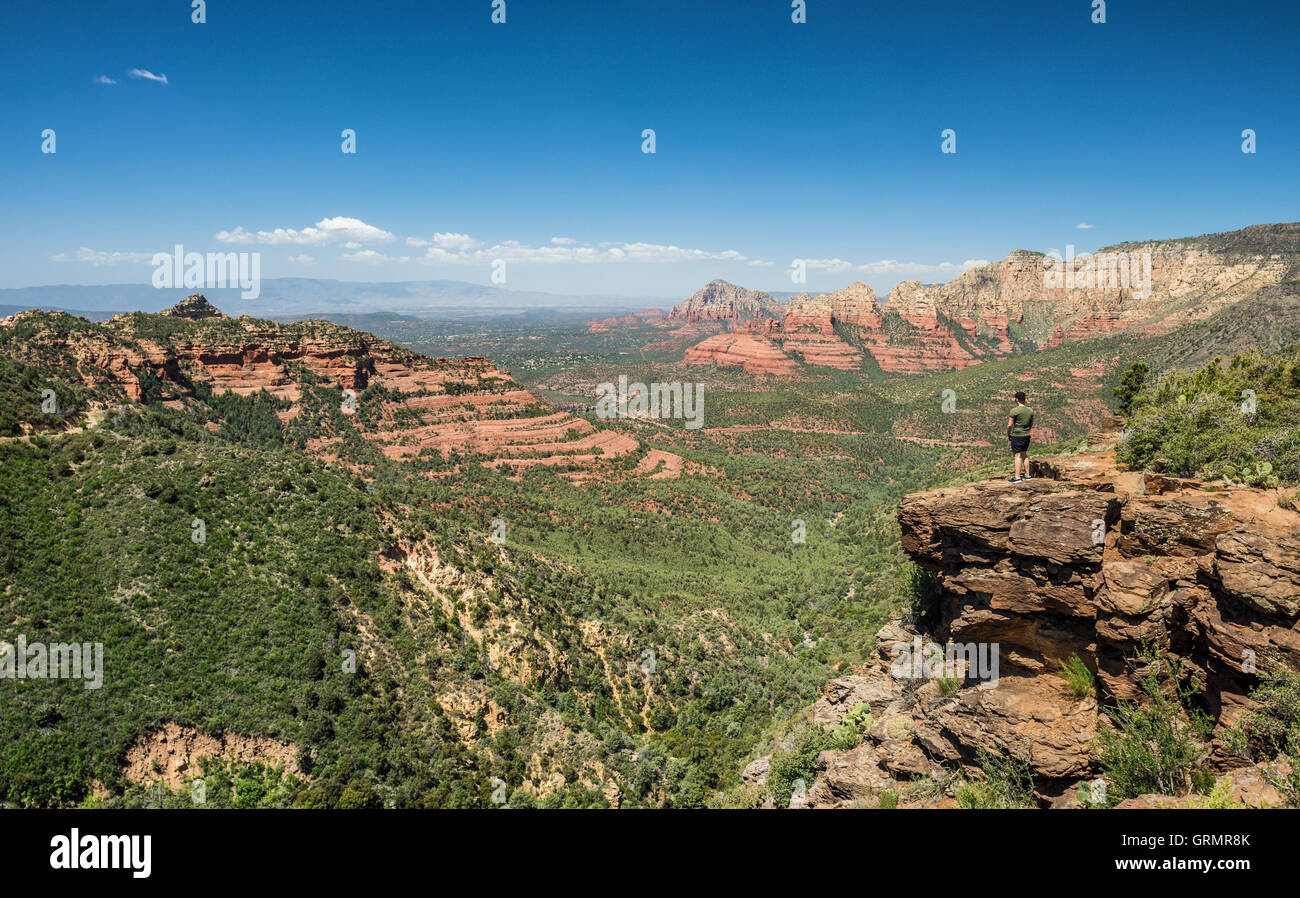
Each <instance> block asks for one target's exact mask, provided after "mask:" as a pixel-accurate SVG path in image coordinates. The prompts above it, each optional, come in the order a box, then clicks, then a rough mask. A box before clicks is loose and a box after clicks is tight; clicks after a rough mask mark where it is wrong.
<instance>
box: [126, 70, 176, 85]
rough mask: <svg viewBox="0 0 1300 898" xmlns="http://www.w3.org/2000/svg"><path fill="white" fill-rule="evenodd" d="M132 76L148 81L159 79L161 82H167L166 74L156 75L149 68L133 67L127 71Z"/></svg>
mask: <svg viewBox="0 0 1300 898" xmlns="http://www.w3.org/2000/svg"><path fill="white" fill-rule="evenodd" d="M127 74H128V75H130V76H131V77H132V78H143V79H145V80H146V81H157V82H158V83H159V84H166V83H167V76H166V75H155V74H154V73H153V72H151V71H149V70H148V69H131V70H129V71H128V72H127Z"/></svg>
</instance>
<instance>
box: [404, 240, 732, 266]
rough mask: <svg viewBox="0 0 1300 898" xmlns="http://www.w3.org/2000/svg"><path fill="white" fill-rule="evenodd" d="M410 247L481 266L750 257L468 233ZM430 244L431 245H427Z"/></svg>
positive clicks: (443, 260) (428, 259)
mask: <svg viewBox="0 0 1300 898" xmlns="http://www.w3.org/2000/svg"><path fill="white" fill-rule="evenodd" d="M406 242H407V244H408V245H410V246H424V247H427V249H426V250H425V253H424V255H423V256H421V257H420V259H419V261H421V262H424V263H426V264H448V265H482V264H490V263H491V262H494V261H496V260H497V259H501V260H503V261H506V262H525V263H534V264H541V265H554V264H568V263H578V264H591V265H595V264H608V263H617V262H695V261H723V262H748V261H749V258H748V257H747V256H744V255H742V254H741V253H738V252H736V251H735V250H723V251H721V252H714V251H709V250H701V249H689V248H686V247H680V246H673V245H670V244H662V243H641V242H637V243H617V242H603V243H598V244H595V245H591V244H580V243H578V242H577V241H576V240H573V239H572V238H567V237H561V238H552V239H551V243H550V245H547V246H530V245H528V244H525V243H520V242H519V241H518V240H505V241H502V242H501V243H497V244H494V245H492V246H484V244H483V242H482V241H480V240H475V239H473V238H471V237H470V236H469V235H468V234H436V235H434V239H433V240H431V241H430V240H416V239H414V238H409V239H407V241H406ZM430 244H432V245H430Z"/></svg>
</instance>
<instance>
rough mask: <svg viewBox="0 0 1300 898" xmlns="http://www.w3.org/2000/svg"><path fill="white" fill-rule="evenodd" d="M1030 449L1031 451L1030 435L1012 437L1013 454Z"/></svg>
mask: <svg viewBox="0 0 1300 898" xmlns="http://www.w3.org/2000/svg"><path fill="white" fill-rule="evenodd" d="M1028 451H1029V437H1012V438H1011V454H1012V455H1015V454H1016V453H1017V452H1028Z"/></svg>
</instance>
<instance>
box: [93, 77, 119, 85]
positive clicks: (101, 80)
mask: <svg viewBox="0 0 1300 898" xmlns="http://www.w3.org/2000/svg"><path fill="white" fill-rule="evenodd" d="M91 80H92V81H93V82H94V83H95V84H116V83H117V82H116V81H114V80H113V79H112V78H110V77H108V76H107V75H96V76H95V77H94V78H92V79H91Z"/></svg>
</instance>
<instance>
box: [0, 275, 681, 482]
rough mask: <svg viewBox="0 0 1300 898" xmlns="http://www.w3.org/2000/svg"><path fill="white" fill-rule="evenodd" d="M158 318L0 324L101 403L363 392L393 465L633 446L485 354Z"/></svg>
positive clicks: (256, 323) (217, 318)
mask: <svg viewBox="0 0 1300 898" xmlns="http://www.w3.org/2000/svg"><path fill="white" fill-rule="evenodd" d="M159 317H162V316H151V315H144V314H141V313H133V314H130V315H117V316H114V317H113V318H111V319H109V320H108V321H106V322H104V323H102V324H91V323H89V322H86V321H84V320H83V319H79V318H74V317H72V316H69V315H63V314H61V313H44V312H24V313H21V314H20V315H17V316H13V317H11V318H9V319H5V321H4V322H3V324H2V325H0V326H4V327H7V328H8V329H9V334H10V335H13V334H15V333H16V332H17V330H18V325H19V324H21V325H22V330H23V331H24V332H25V333H24V336H23V338H22V339H21V340H17V339H15V340H12V341H10V342H11V343H12V344H13V345H6V348H5V352H6V353H7V354H12V355H13V356H14V357H15V358H19V359H24V360H26V361H29V362H31V363H33V364H38V363H44V364H47V365H48V364H51V362H52V360H58V362H57V366H58V373H59V374H60V375H61V376H62V377H64V378H65V379H67V380H69V381H79V382H81V383H83V384H85V385H87V386H91V387H96V388H104V389H105V390H106V393H107V394H108V395H109V398H110V399H111V398H112V397H114V396H124V397H125V398H127V399H130V400H132V401H140V400H141V399H142V397H143V390H144V384H145V382H146V380H148V381H151V382H154V383H155V384H158V385H160V386H158V387H157V389H159V390H160V391H161V392H162V393H163V394H164V396H163V397H161V398H163V399H165V401H166V402H167V403H168V404H169V405H171V407H174V408H179V407H184V404H185V403H186V402H193V401H197V397H196V394H195V390H196V389H198V388H199V386H206V387H207V388H209V389H210V390H211V392H212V393H213V394H214V395H218V396H219V395H223V394H227V393H234V394H236V395H240V396H252V395H255V394H258V393H260V392H261V391H263V390H265V391H266V392H268V393H269V394H271V395H272V396H274V397H276V398H277V399H279V400H282V401H284V402H287V403H290V406H289V408H287V409H282V410H280V411H279V412H278V415H279V417H280V420H281V421H282V422H285V421H291V420H293V419H295V418H296V417H297V416H298V415H299V413H300V411H301V407H300V406H301V403H302V402H303V400H304V393H305V392H306V391H307V390H308V388H309V386H310V383H311V382H312V381H313V380H315V379H317V378H322V379H324V381H325V382H326V383H328V384H330V385H334V386H337V387H339V388H341V389H342V390H344V391H348V393H350V394H351V395H352V399H353V401H354V402H362V401H363V400H362V399H361V398H360V397H361V394H362V393H363V392H365V391H366V390H367V389H369V388H372V387H373V388H374V389H373V390H372V391H371V392H372V393H373V394H374V395H373V397H367V398H366V399H365V400H364V402H366V403H370V404H371V405H370V406H368V407H367V408H365V409H363V411H364V412H365V414H354V413H351V412H349V413H348V417H349V419H350V421H351V426H353V427H355V428H356V430H358V431H359V432H360V434H361V436H362V437H363V438H364V439H365V440H367V441H369V442H370V443H372V444H373V445H375V446H376V447H377V448H378V449H379V450H380V451H381V452H383V453H384V454H385V455H386V456H388V457H390V458H399V459H406V458H415V457H417V456H419V455H420V454H421V453H422V452H426V451H434V452H437V453H439V454H441V455H443V456H449V455H450V454H451V453H453V452H455V453H459V454H461V455H468V456H477V457H480V458H481V459H482V460H483V461H484V463H485V464H487V465H489V466H493V467H498V468H504V469H506V470H509V471H512V472H517V471H519V470H520V469H522V468H524V467H530V466H535V465H546V466H552V467H560V468H562V469H564V470H566V471H573V472H578V471H581V470H582V469H586V468H591V467H593V466H595V465H598V464H599V463H601V462H603V461H608V460H611V459H614V458H618V457H619V456H622V455H626V454H628V453H630V452H633V451H636V450H637V449H638V448H639V444H638V443H637V441H636V440H635V439H634V438H632V437H630V436H628V435H627V434H624V433H621V432H618V431H616V430H606V429H602V428H597V427H595V426H593V425H592V424H591V423H589V422H588V421H587V420H585V419H583V418H579V417H577V416H575V415H573V414H571V413H569V412H566V411H561V410H559V409H555V408H552V407H550V406H547V405H546V404H545V403H543V402H541V401H540V400H538V399H537V397H535V396H534V395H533V394H531V393H529V392H528V391H527V390H524V389H523V388H522V387H520V386H519V385H518V384H516V383H515V382H514V380H513V379H512V378H511V377H510V375H509V373H508V372H504V371H501V370H498V369H497V368H496V367H495V366H494V365H493V364H492V363H491V362H489V361H488V360H487V359H484V358H481V357H475V356H471V357H468V358H464V359H461V360H459V361H451V360H448V359H430V358H428V357H426V356H423V355H420V354H419V353H415V352H410V351H408V350H405V349H402V348H401V347H399V346H396V345H394V344H392V343H389V342H387V341H385V340H380V339H378V338H376V337H373V336H371V335H369V334H365V333H362V332H360V331H355V330H352V329H350V328H346V327H343V326H341V325H336V324H332V323H330V322H327V321H310V322H301V323H296V324H285V325H280V324H275V323H273V322H269V321H262V320H258V319H254V318H244V317H240V318H228V317H226V316H225V315H223V314H221V313H220V312H219V311H217V310H216V309H215V308H214V307H213V306H212V305H211V304H210V303H208V302H207V300H206V299H204V298H203V297H202V296H201V295H197V294H196V295H194V296H190V297H188V298H187V299H185V300H184V301H182V302H181V303H178V304H177V305H176V306H175V307H173V308H172V309H170V310H169V311H168V312H167V313H166V317H168V318H180V319H186V322H185V324H184V325H183V326H181V327H179V328H175V327H171V326H168V327H165V328H160V327H158V326H157V324H158V319H159ZM659 317H660V318H662V315H660V316H659ZM653 318H654V316H652V315H647V316H645V318H644V319H643V318H641V317H639V316H638V320H651V319H653ZM28 331H30V333H26V332H28ZM345 395H347V394H345ZM151 398H153V399H157V398H160V397H158V396H154V397H151ZM322 427H323V428H324V430H325V431H326V433H325V435H322V436H320V437H317V438H316V439H313V440H311V441H309V442H308V444H307V447H306V448H307V449H308V451H312V452H315V453H317V454H319V455H321V456H323V457H326V458H334V457H335V456H334V455H333V452H334V450H333V446H334V445H335V444H336V443H337V442H339V441H340V440H341V439H342V434H340V433H338V432H337V425H336V424H333V423H328V422H322Z"/></svg>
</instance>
